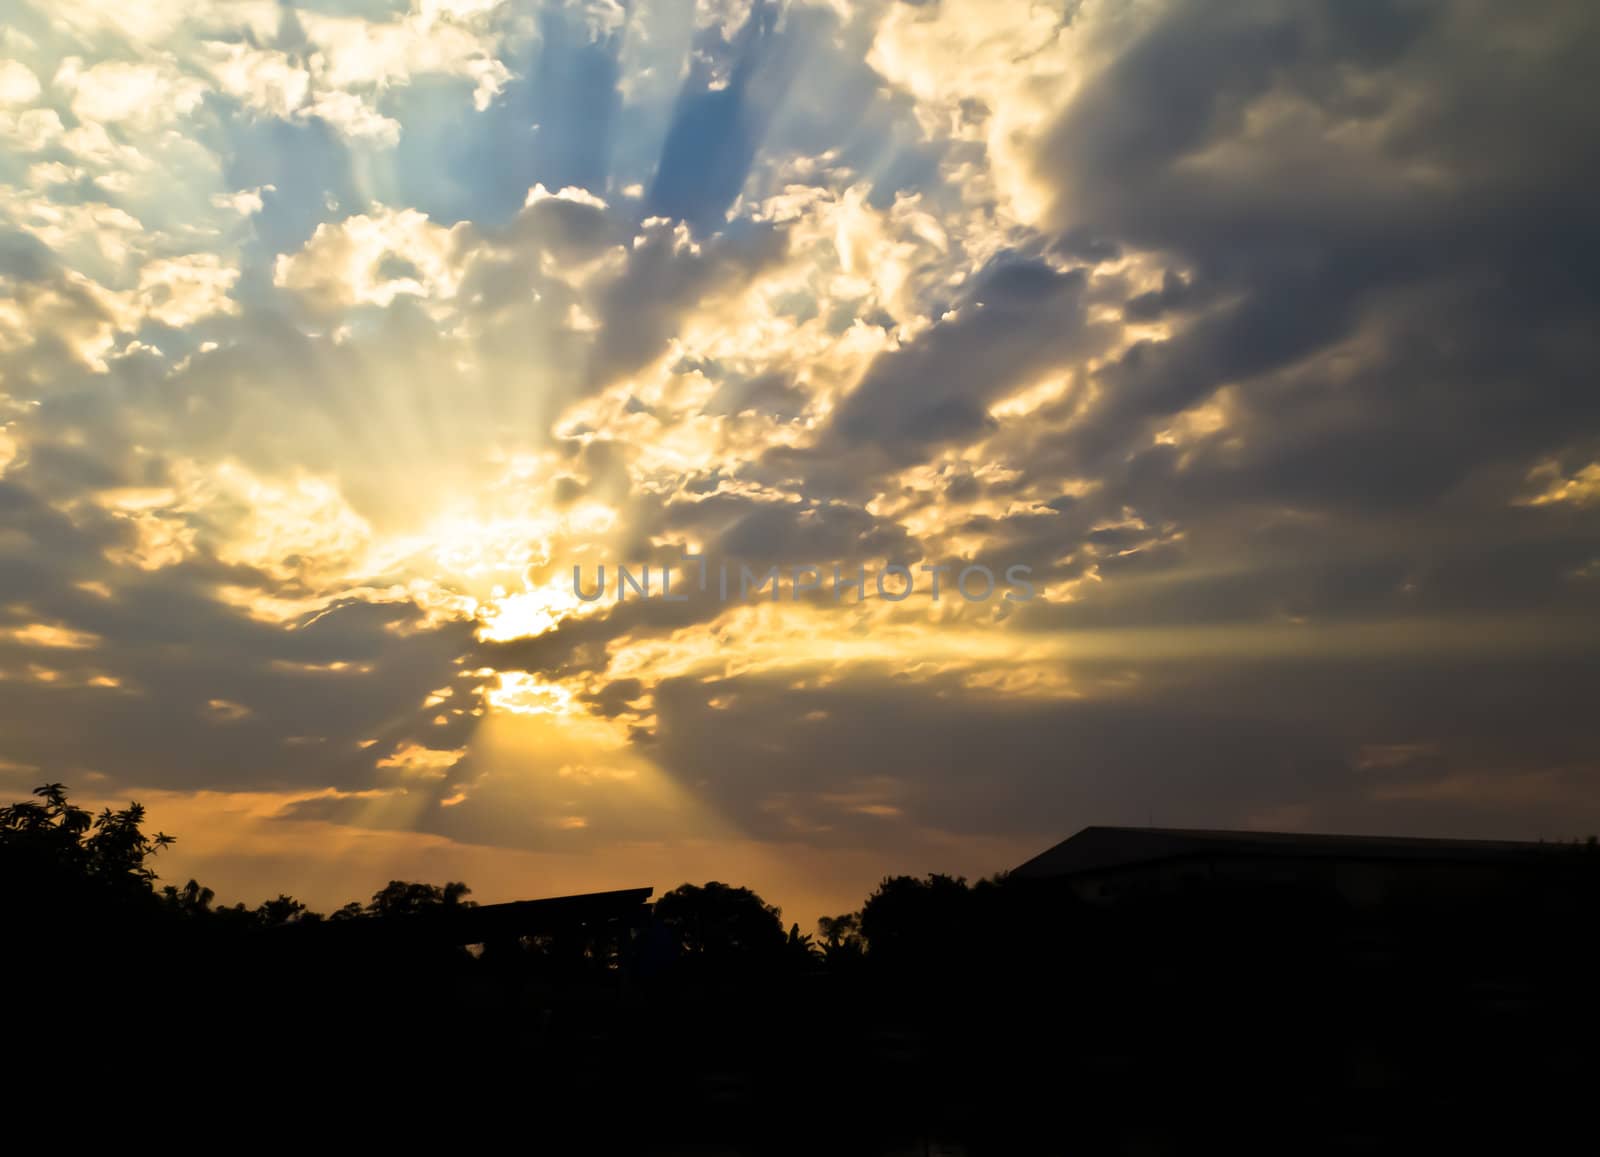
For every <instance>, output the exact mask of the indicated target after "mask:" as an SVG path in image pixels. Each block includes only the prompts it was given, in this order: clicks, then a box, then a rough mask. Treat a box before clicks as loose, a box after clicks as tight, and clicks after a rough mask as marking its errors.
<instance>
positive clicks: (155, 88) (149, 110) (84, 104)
mask: <svg viewBox="0 0 1600 1157" xmlns="http://www.w3.org/2000/svg"><path fill="white" fill-rule="evenodd" d="M54 83H55V86H56V87H57V88H60V89H63V90H64V91H66V92H69V93H71V94H72V111H73V114H74V115H76V116H77V117H78V118H79V119H80V120H84V121H92V122H98V123H109V124H122V123H126V124H129V125H130V126H132V127H135V128H143V129H151V128H157V127H160V126H161V125H164V124H166V123H168V122H170V121H172V120H175V119H177V118H179V117H184V116H187V115H188V114H189V113H190V112H192V111H193V110H194V108H195V107H196V106H197V105H198V104H199V103H200V100H201V98H202V97H203V96H204V95H205V92H206V86H205V84H204V83H202V82H201V81H199V80H196V79H195V78H193V77H190V76H185V75H183V74H182V73H180V72H179V71H178V70H177V69H176V68H175V67H174V66H173V65H172V64H171V63H170V62H168V61H165V60H162V61H159V62H157V61H139V62H131V61H125V60H109V61H105V62H103V63H101V64H95V65H91V66H90V67H88V68H84V67H83V61H82V60H81V59H79V58H78V57H76V56H69V57H67V58H66V59H65V60H63V61H62V62H61V67H60V68H59V69H57V70H56V76H55V82H54Z"/></svg>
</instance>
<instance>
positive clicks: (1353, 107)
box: [0, 0, 1600, 906]
mask: <svg viewBox="0 0 1600 1157" xmlns="http://www.w3.org/2000/svg"><path fill="white" fill-rule="evenodd" d="M136 9H137V10H136ZM25 27H26V31H27V42H26V43H24V42H23V40H22V39H18V38H10V39H8V40H7V42H6V43H7V48H8V51H9V53H10V54H11V55H12V56H14V57H15V60H12V61H10V62H8V63H7V64H6V65H5V66H4V67H3V70H0V137H3V138H4V139H5V141H6V142H7V145H8V152H7V155H6V157H5V158H4V159H0V221H3V223H4V225H5V231H4V236H3V237H0V596H3V597H0V670H4V671H5V672H6V679H5V691H6V694H5V695H4V696H3V697H0V704H3V705H0V732H3V734H4V735H5V741H4V744H3V745H0V761H4V762H3V766H4V768H5V769H6V773H7V775H8V776H9V775H11V769H13V768H26V769H29V774H32V773H33V772H34V771H37V773H38V774H41V775H46V776H48V777H51V778H64V779H67V780H68V781H69V782H70V781H72V780H73V779H74V778H79V779H84V777H87V776H89V775H91V774H93V775H94V776H96V777H97V778H95V779H93V780H88V779H84V782H93V783H95V784H97V785H98V788H97V790H98V789H104V790H106V791H124V790H126V791H133V790H136V789H137V790H141V791H142V790H146V789H149V790H155V791H158V792H161V793H163V795H162V796H161V797H160V798H162V799H164V800H166V801H167V802H168V804H170V805H172V806H175V807H181V806H184V805H183V802H182V801H186V800H187V801H190V802H193V801H194V800H196V799H199V798H201V797H199V796H196V795H194V794H193V793H197V792H210V793H226V794H225V795H222V794H217V795H214V796H208V797H205V798H206V799H208V800H209V801H210V804H213V805H215V806H216V807H217V808H219V809H220V812H219V814H222V813H226V814H229V815H232V816H233V819H231V820H230V821H229V822H230V823H235V824H236V826H238V828H239V830H241V831H244V830H246V829H248V831H249V832H250V833H252V834H251V835H250V836H249V838H250V839H251V840H253V841H257V842H256V844H255V845H254V846H256V847H258V848H260V849H265V850H263V851H262V855H263V856H268V857H269V858H270V856H271V855H280V854H281V855H287V854H288V853H286V852H284V851H283V849H285V848H292V849H296V852H295V854H303V853H304V849H305V848H306V847H307V846H309V844H310V843H311V842H312V840H313V837H314V836H315V837H316V838H331V839H332V845H337V846H339V847H341V848H344V849H345V850H346V851H347V853H348V855H349V856H350V857H352V862H356V861H359V862H361V863H363V864H368V861H367V860H365V859H363V856H364V855H365V853H362V852H360V851H359V850H356V849H358V848H359V847H360V846H362V845H361V844H360V841H361V839H363V838H369V837H370V838H372V839H374V840H379V841H382V846H384V847H392V848H395V849H403V850H404V854H407V855H416V856H419V857H423V858H422V859H421V860H419V861H418V862H419V863H444V862H449V863H451V864H457V863H470V864H483V865H489V864H497V865H500V867H498V868H496V869H494V870H497V871H502V870H504V871H509V870H510V869H509V868H506V867H505V865H506V864H508V863H512V862H513V860H514V861H515V863H517V864H519V865H524V864H526V863H533V862H535V861H537V862H538V863H542V864H558V865H565V867H563V868H562V869H561V870H562V871H567V872H571V871H575V869H573V867H572V865H573V864H574V863H579V862H588V863H594V862H595V859H594V858H593V853H594V852H596V851H598V850H601V849H605V850H606V851H607V855H608V856H612V857H614V859H612V860H607V861H606V862H607V863H626V864H629V865H633V864H638V865H641V867H640V870H641V871H642V870H645V867H644V866H645V865H649V868H648V870H649V871H651V872H655V871H666V870H667V869H664V868H662V867H661V865H662V864H663V863H679V862H683V863H687V862H695V863H700V862H703V861H702V859H697V858H696V857H699V856H701V853H702V850H703V849H704V848H705V847H707V846H709V845H711V844H712V843H715V844H717V845H718V846H722V847H727V848H738V849H740V852H739V854H740V855H741V856H742V857H743V858H744V862H745V863H747V864H748V865H750V870H751V872H752V873H755V874H756V875H759V874H760V873H761V872H762V871H766V870H768V869H767V868H766V867H765V866H764V865H766V864H767V863H768V861H767V859H766V858H765V857H770V858H771V861H772V862H774V863H776V862H793V863H803V864H806V865H807V866H808V869H809V868H814V869H815V870H816V872H818V873H820V875H819V878H822V877H826V878H828V879H830V880H831V879H835V878H837V879H838V880H841V881H843V880H845V879H846V878H847V877H848V879H849V880H850V881H857V880H858V879H865V880H866V881H867V883H868V884H870V883H871V882H872V880H873V879H875V878H876V876H877V874H878V868H873V869H872V870H871V871H866V872H865V875H862V872H863V871H865V869H864V868H863V867H862V865H863V864H866V863H867V861H868V859H871V863H872V864H875V865H879V866H881V865H883V864H886V863H893V864H896V865H905V866H906V867H908V868H920V869H922V870H926V869H931V868H939V867H942V866H946V865H950V864H960V865H964V866H969V869H970V870H973V871H976V870H979V869H982V870H985V871H987V870H993V869H996V868H999V867H1003V866H1005V865H1006V863H1007V862H1010V861H1008V859H1007V857H1011V856H1014V855H1015V856H1016V857H1017V858H1020V853H1022V852H1025V851H1027V850H1032V849H1033V845H1035V844H1043V843H1047V842H1049V841H1050V840H1052V839H1055V838H1059V837H1060V836H1061V835H1063V834H1066V832H1067V831H1069V830H1070V829H1071V828H1073V827H1075V826H1078V825H1080V824H1083V823H1088V822H1096V821H1098V822H1124V823H1142V822H1149V821H1151V820H1155V821H1156V822H1161V823H1168V824H1173V825H1180V824H1189V823H1193V824H1204V825H1210V826H1241V825H1245V826H1248V825H1255V826H1260V825H1264V824H1265V825H1271V824H1289V825H1295V826H1307V827H1322V828H1339V827H1342V828H1348V829H1352V830H1354V829H1365V830H1394V831H1401V830H1410V831H1414V832H1423V833H1426V832H1439V833H1446V832H1450V833H1454V834H1484V835H1524V834H1537V833H1539V832H1542V831H1549V832H1553V831H1554V830H1555V829H1556V828H1557V827H1560V825H1561V824H1562V823H1565V824H1567V828H1563V829H1562V830H1563V831H1564V832H1567V831H1568V829H1569V828H1570V829H1572V830H1571V831H1570V833H1569V834H1577V829H1576V828H1574V827H1573V825H1578V826H1580V827H1581V826H1582V825H1584V824H1588V825H1590V826H1592V821H1593V818H1594V812H1593V809H1592V807H1590V806H1589V805H1588V803H1587V799H1588V797H1589V795H1592V792H1591V793H1588V794H1585V789H1586V788H1587V786H1588V785H1589V780H1590V779H1591V778H1592V769H1593V768H1594V767H1595V766H1596V761H1597V759H1600V750H1597V749H1596V747H1595V744H1594V741H1593V737H1592V736H1591V735H1590V734H1589V730H1590V729H1586V728H1585V727H1584V724H1583V721H1584V720H1585V719H1586V718H1587V715H1586V714H1585V711H1586V704H1587V702H1588V701H1589V699H1592V697H1593V694H1594V692H1595V690H1596V688H1595V686H1594V676H1593V673H1592V672H1593V670H1594V665H1593V662H1592V660H1593V652H1594V645H1595V643H1596V641H1597V640H1596V639H1595V637H1594V633H1593V629H1592V627H1590V626H1588V625H1587V624H1589V623H1591V622H1592V621H1593V620H1594V614H1593V612H1594V603H1595V599H1596V597H1597V594H1600V586H1597V585H1596V584H1597V583H1600V523H1597V522H1596V503H1595V501H1594V495H1595V490H1596V487H1595V484H1594V473H1595V470H1596V467H1595V463H1596V461H1597V460H1600V409H1597V405H1600V403H1597V402H1596V400H1595V399H1596V397H1597V395H1596V394H1595V392H1594V391H1593V390H1592V389H1590V388H1589V381H1590V379H1591V378H1592V376H1593V375H1592V368H1593V366H1594V365H1595V364H1596V361H1597V360H1600V348H1597V346H1596V339H1595V336H1594V333H1593V316H1594V312H1595V304H1596V299H1597V295H1600V283H1597V282H1596V279H1595V276H1594V273H1593V270H1592V269H1590V268H1589V267H1588V266H1587V265H1585V264H1584V262H1583V261H1581V260H1578V259H1576V258H1575V256H1574V255H1575V254H1581V253H1584V252H1586V251H1587V250H1588V249H1590V248H1593V241H1594V239H1595V238H1594V234H1595V226H1594V222H1593V214H1592V211H1591V210H1590V208H1589V206H1588V204H1587V201H1586V200H1585V199H1584V197H1585V191H1586V190H1587V189H1588V187H1589V186H1590V185H1592V184H1594V180H1593V178H1594V177H1596V176H1600V163H1597V160H1600V158H1597V154H1596V146H1595V143H1594V142H1595V139H1596V138H1595V134H1594V132H1593V124H1592V121H1593V117H1592V114H1590V113H1589V112H1588V108H1589V105H1590V103H1592V102H1590V101H1588V100H1587V99H1586V97H1587V88H1586V87H1585V82H1586V80H1587V69H1588V65H1587V59H1586V55H1585V50H1586V49H1587V48H1590V47H1591V46H1592V45H1593V43H1594V40H1595V32H1596V30H1597V27H1596V20H1595V18H1594V16H1593V15H1592V12H1591V10H1590V8H1588V7H1587V6H1584V5H1580V4H1576V3H1571V2H1566V3H1558V2H1557V0H1538V2H1536V3H1533V4H1531V5H1524V6H1520V7H1518V8H1517V9H1516V10H1515V11H1514V12H1513V11H1512V10H1511V9H1507V8H1505V7H1504V6H1496V5H1490V4H1487V3H1481V4H1480V3H1468V4H1450V5H1445V4H1431V3H1422V4H1399V3H1396V4H1386V3H1379V4H1375V5H1365V6H1361V7H1360V8H1359V9H1358V8H1354V7H1351V6H1350V5H1346V4H1334V3H1329V2H1321V0H1272V2H1267V0H1262V2H1260V3H1255V2H1251V3H1244V4H1239V5H1234V6H1229V7H1228V8H1227V9H1226V10H1216V9H1213V8H1209V7H1204V6H1200V5H1196V4H1192V3H1181V2H1176V0H1157V2H1152V3H1140V4H1124V3H1118V2H1097V0H1085V2H1084V3H1071V4H1062V5H1056V6H1052V5H1031V6H1029V5H1021V6H1017V5H1012V6H996V5H993V4H983V3H978V2H976V0H973V2H970V3H969V2H963V0H944V2H943V3H940V4H938V5H926V4H906V3H896V4H878V3H858V4H850V5H839V4H789V5H781V6H780V5H772V4H764V3H756V4H718V5H693V4H690V3H688V2H687V0H684V2H683V3H679V4H666V5H653V6H645V7H644V8H641V7H640V6H633V7H632V8H627V7H626V6H621V5H616V4H611V3H595V4H584V5H560V6H555V5H545V6H538V7H536V8H534V9H525V8H524V7H522V6H517V5H504V4H495V3H489V2H487V0H485V2H479V0H453V2H443V0H427V2H421V0H419V2H418V3H414V4H410V5H404V6H387V7H382V9H381V10H378V9H372V10H371V11H368V9H367V8H365V7H363V8H361V10H360V11H359V12H358V11H356V10H355V9H352V8H351V7H350V6H348V5H344V6H335V7H334V8H330V7H328V6H326V5H324V6H322V7H320V8H318V9H316V10H315V11H308V10H303V9H300V10H295V11H293V12H290V11H288V10H286V9H282V8H281V7H279V6H277V5H258V4H253V3H244V4H236V3H203V4H199V5H190V4H185V5H175V4H151V5H141V6H129V5H110V4H99V3H88V2H82V0H75V2H73V3H67V4H59V5H52V6H45V5H43V4H39V5H32V6H30V7H29V8H28V9H27V13H26V25H25ZM1589 55H1592V53H1589ZM689 550H693V551H695V552H698V553H702V554H703V555H704V556H705V557H706V558H708V559H710V560H724V559H725V560H727V561H729V562H730V563H732V564H734V565H735V566H737V564H738V563H740V562H743V563H747V564H748V565H750V566H752V567H753V568H754V569H755V570H756V572H757V573H758V574H759V573H764V572H765V570H766V569H767V568H768V567H770V566H781V567H792V566H803V565H816V566H820V567H823V568H829V567H831V566H832V565H834V564H839V565H841V566H843V567H845V568H846V569H853V567H854V566H855V565H857V564H864V565H867V566H869V567H877V566H881V565H882V564H883V563H885V562H891V561H892V562H896V563H900V564H903V565H906V566H908V567H911V568H914V570H915V573H916V574H918V575H919V576H921V575H923V574H924V572H923V571H921V570H920V569H915V568H920V567H923V566H929V567H944V568H946V573H947V574H948V573H956V572H958V571H959V570H960V569H962V568H965V567H967V566H969V565H974V564H981V565H984V566H987V567H989V568H990V569H991V570H992V571H994V572H995V573H997V574H999V573H1003V572H1004V570H1005V569H1006V568H1007V567H1009V566H1011V565H1013V564H1021V565H1026V566H1028V567H1030V568H1032V569H1031V575H1032V581H1033V582H1034V583H1035V585H1036V587H1037V590H1038V592H1039V597H1038V598H1037V599H1034V600H1032V601H1029V602H1027V603H1015V602H1006V601H1004V600H995V601H991V602H986V603H968V602H966V601H965V600H961V599H957V598H946V599H944V600H942V601H941V602H939V603H937V604H934V603H932V602H931V600H927V599H926V598H920V599H914V600H907V601H905V602H900V603H896V602H893V601H892V600H890V599H887V598H880V597H878V594H877V592H876V591H875V590H874V589H872V588H871V585H870V582H869V585H868V589H867V591H866V592H864V594H865V597H863V598H861V599H848V600H838V601H834V600H832V599H831V598H828V597H826V596H818V595H816V594H813V595H811V596H809V597H801V598H798V599H796V598H793V597H791V596H792V591H791V590H790V589H789V588H788V587H787V585H786V586H785V589H784V590H783V592H782V594H783V597H782V598H781V599H780V600H779V601H777V602H773V601H771V600H770V599H769V598H763V599H762V600H761V601H760V602H759V603H757V602H748V603H735V604H730V605H725V604H721V603H718V602H716V601H715V600H710V599H706V598H698V597H697V598H691V599H689V600H688V601H686V602H684V603H677V602H672V603H668V602H664V601H662V600H660V599H659V598H653V599H649V600H643V599H636V598H632V597H630V598H628V599H627V600H625V601H618V600H616V599H614V598H607V599H604V600H600V601H596V602H586V601H584V600H582V599H580V598H578V597H577V596H576V595H575V594H574V593H573V592H572V589H571V573H572V568H573V566H574V565H579V566H581V567H582V568H583V571H584V573H585V574H586V575H591V576H592V575H593V574H594V573H595V568H596V567H597V566H598V565H600V564H602V563H603V564H606V565H607V566H608V568H609V571H608V574H609V578H610V580H611V582H614V581H615V567H616V565H617V564H619V563H629V564H639V563H643V562H648V563H650V564H651V565H652V567H653V568H660V567H662V566H667V565H671V566H676V567H679V568H680V569H679V570H678V572H676V573H677V578H678V579H683V578H686V577H687V573H688V572H687V569H686V568H685V564H684V562H683V555H684V553H685V552H686V551H689ZM653 574H659V569H656V570H653ZM787 581H788V579H787V577H786V583H787ZM947 581H948V580H947ZM675 582H676V579H675ZM675 589H686V590H690V591H691V593H696V594H698V593H701V592H697V591H693V589H692V584H691V585H687V586H683V587H679V586H676V585H675ZM8 782H9V780H8ZM228 799H231V800H233V801H234V803H233V804H232V805H229V804H227V803H226V800H228ZM195 806H198V804H196V805H195ZM229 806H234V807H236V808H237V809H239V810H238V811H237V812H228V811H227V808H228V807H229ZM1563 809H1564V810H1563ZM246 813H248V814H247V815H246ZM241 816H243V817H244V818H240V817H241ZM273 825H277V826H276V827H274V826H273ZM274 832H276V833H278V834H277V835H274V834H273V833H274ZM330 846H331V845H330ZM374 846H376V845H374ZM491 848H494V849H499V851H498V852H495V853H494V854H491V853H490V852H489V851H486V850H484V849H491ZM271 849H277V851H271ZM441 849H443V851H441ZM535 849H536V850H535ZM644 849H650V850H648V851H646V850H644ZM397 854H398V853H397ZM207 855H208V857H210V858H209V859H208V860H207V861H206V863H207V864H208V865H209V866H211V867H214V868H216V870H218V871H222V872H224V873H225V874H226V873H230V872H231V873H233V875H232V876H230V877H229V878H233V879H241V880H242V879H245V878H247V877H248V875H249V873H248V872H244V871H243V870H242V869H241V868H240V867H239V865H238V863H237V862H233V863H232V866H229V865H230V862H229V861H228V860H227V858H226V854H225V853H224V852H223V851H220V850H213V851H210V852H208V853H207ZM583 855H588V856H590V857H591V858H590V859H589V860H588V861H580V860H578V859H577V857H580V856H583ZM674 855H677V856H680V857H682V858H681V859H679V860H674V859H672V857H673V856H674ZM440 856H445V857H446V858H445V859H440V858H437V857H440ZM522 856H527V857H533V859H526V860H525V859H522V858H518V857H522ZM427 857H435V858H433V859H428V858H427ZM448 857H456V858H455V859H449V858H448ZM564 857H569V858H564ZM872 857H877V858H875V859H873V858H872ZM317 862H318V864H319V865H321V867H322V868H323V869H326V870H329V871H333V870H334V869H333V868H332V867H330V866H329V865H328V864H327V862H326V861H325V860H318V861H317ZM829 864H834V865H850V867H849V868H848V870H846V869H845V868H839V869H838V872H837V874H836V875H834V874H830V872H831V870H830V869H829V868H828V867H827V865H829ZM368 866H369V867H370V864H368ZM518 870H521V869H520V868H519V869H518ZM726 874H730V875H731V874H734V873H731V872H730V873H726ZM385 878H386V877H385ZM562 878H563V879H565V878H566V877H562ZM652 878H653V879H654V877H652ZM772 878H773V879H775V880H778V879H781V880H785V881H787V882H786V883H784V884H783V886H784V887H789V888H795V889H797V892H796V894H800V891H799V890H800V885H798V884H796V883H795V882H794V880H793V873H789V874H788V875H785V874H784V873H781V872H775V871H774V872H773V873H772ZM620 882H628V881H620ZM662 882H663V883H666V884H669V885H670V884H671V883H676V882H678V881H677V880H666V881H662ZM376 883H378V884H381V883H382V880H378V881H376ZM474 883H475V884H476V883H477V881H474ZM374 886H376V885H374ZM507 886H508V887H509V886H510V885H507ZM830 886H832V885H830ZM839 886H840V887H843V886H844V885H843V884H842V883H841V884H840V885H839ZM851 886H854V885H853V883H852V885H851ZM808 887H809V885H808ZM805 894H807V895H813V894H814V892H807V893H805ZM859 898H860V897H859V895H840V896H838V897H837V900H838V902H839V903H840V904H841V905H844V906H848V905H850V904H852V903H854V902H856V901H858V900H859ZM819 902H820V901H819ZM830 903H831V901H830Z"/></svg>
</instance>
